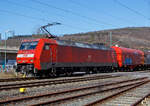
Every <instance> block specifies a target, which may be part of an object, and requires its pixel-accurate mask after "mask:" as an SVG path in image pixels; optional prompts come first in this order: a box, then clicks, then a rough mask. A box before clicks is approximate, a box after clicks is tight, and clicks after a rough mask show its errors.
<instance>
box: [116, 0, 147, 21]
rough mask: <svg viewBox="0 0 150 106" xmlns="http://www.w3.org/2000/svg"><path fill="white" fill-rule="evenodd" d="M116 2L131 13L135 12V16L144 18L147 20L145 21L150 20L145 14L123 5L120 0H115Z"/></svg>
mask: <svg viewBox="0 0 150 106" xmlns="http://www.w3.org/2000/svg"><path fill="white" fill-rule="evenodd" d="M114 2H116V3H117V4H119V5H120V6H122V7H124V8H126V9H128V10H129V11H131V12H133V13H135V14H137V15H139V16H141V17H143V18H145V19H147V20H150V18H149V17H146V16H145V15H144V14H142V13H140V12H139V11H137V10H135V9H133V8H130V7H128V6H127V5H125V4H123V3H121V2H120V1H119V0H114Z"/></svg>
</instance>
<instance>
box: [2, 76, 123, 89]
mask: <svg viewBox="0 0 150 106" xmlns="http://www.w3.org/2000/svg"><path fill="white" fill-rule="evenodd" d="M115 77H121V76H120V75H119V76H118V75H116V76H112V75H97V76H95V77H93V76H92V77H82V78H70V79H69V78H67V79H59V80H58V79H56V80H43V81H33V82H23V83H12V84H1V85H0V91H2V90H12V89H18V88H29V87H37V86H46V85H54V84H64V83H72V82H80V81H88V80H98V79H105V78H115Z"/></svg>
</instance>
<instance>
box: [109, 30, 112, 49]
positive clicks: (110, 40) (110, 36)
mask: <svg viewBox="0 0 150 106" xmlns="http://www.w3.org/2000/svg"><path fill="white" fill-rule="evenodd" d="M109 42H110V43H109V46H110V47H111V46H112V32H109Z"/></svg>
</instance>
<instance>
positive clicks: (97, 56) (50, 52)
mask: <svg viewBox="0 0 150 106" xmlns="http://www.w3.org/2000/svg"><path fill="white" fill-rule="evenodd" d="M16 60H17V69H16V72H20V73H24V74H27V75H34V76H59V75H60V74H65V75H68V76H69V75H71V74H72V73H74V72H85V73H99V72H112V71H134V70H145V69H148V68H150V52H143V51H141V50H135V49H130V48H123V47H117V46H112V47H107V46H104V45H99V44H85V43H78V42H72V41H64V40H56V39H49V38H41V39H34V40H24V41H22V44H21V46H20V49H19V51H18V54H17V58H16Z"/></svg>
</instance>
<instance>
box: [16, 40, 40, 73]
mask: <svg viewBox="0 0 150 106" xmlns="http://www.w3.org/2000/svg"><path fill="white" fill-rule="evenodd" d="M37 44H38V41H23V42H22V44H21V46H20V49H19V51H18V54H17V58H16V60H17V69H16V72H20V73H22V74H26V75H28V74H33V73H34V71H35V70H34V61H35V49H36V46H37Z"/></svg>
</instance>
